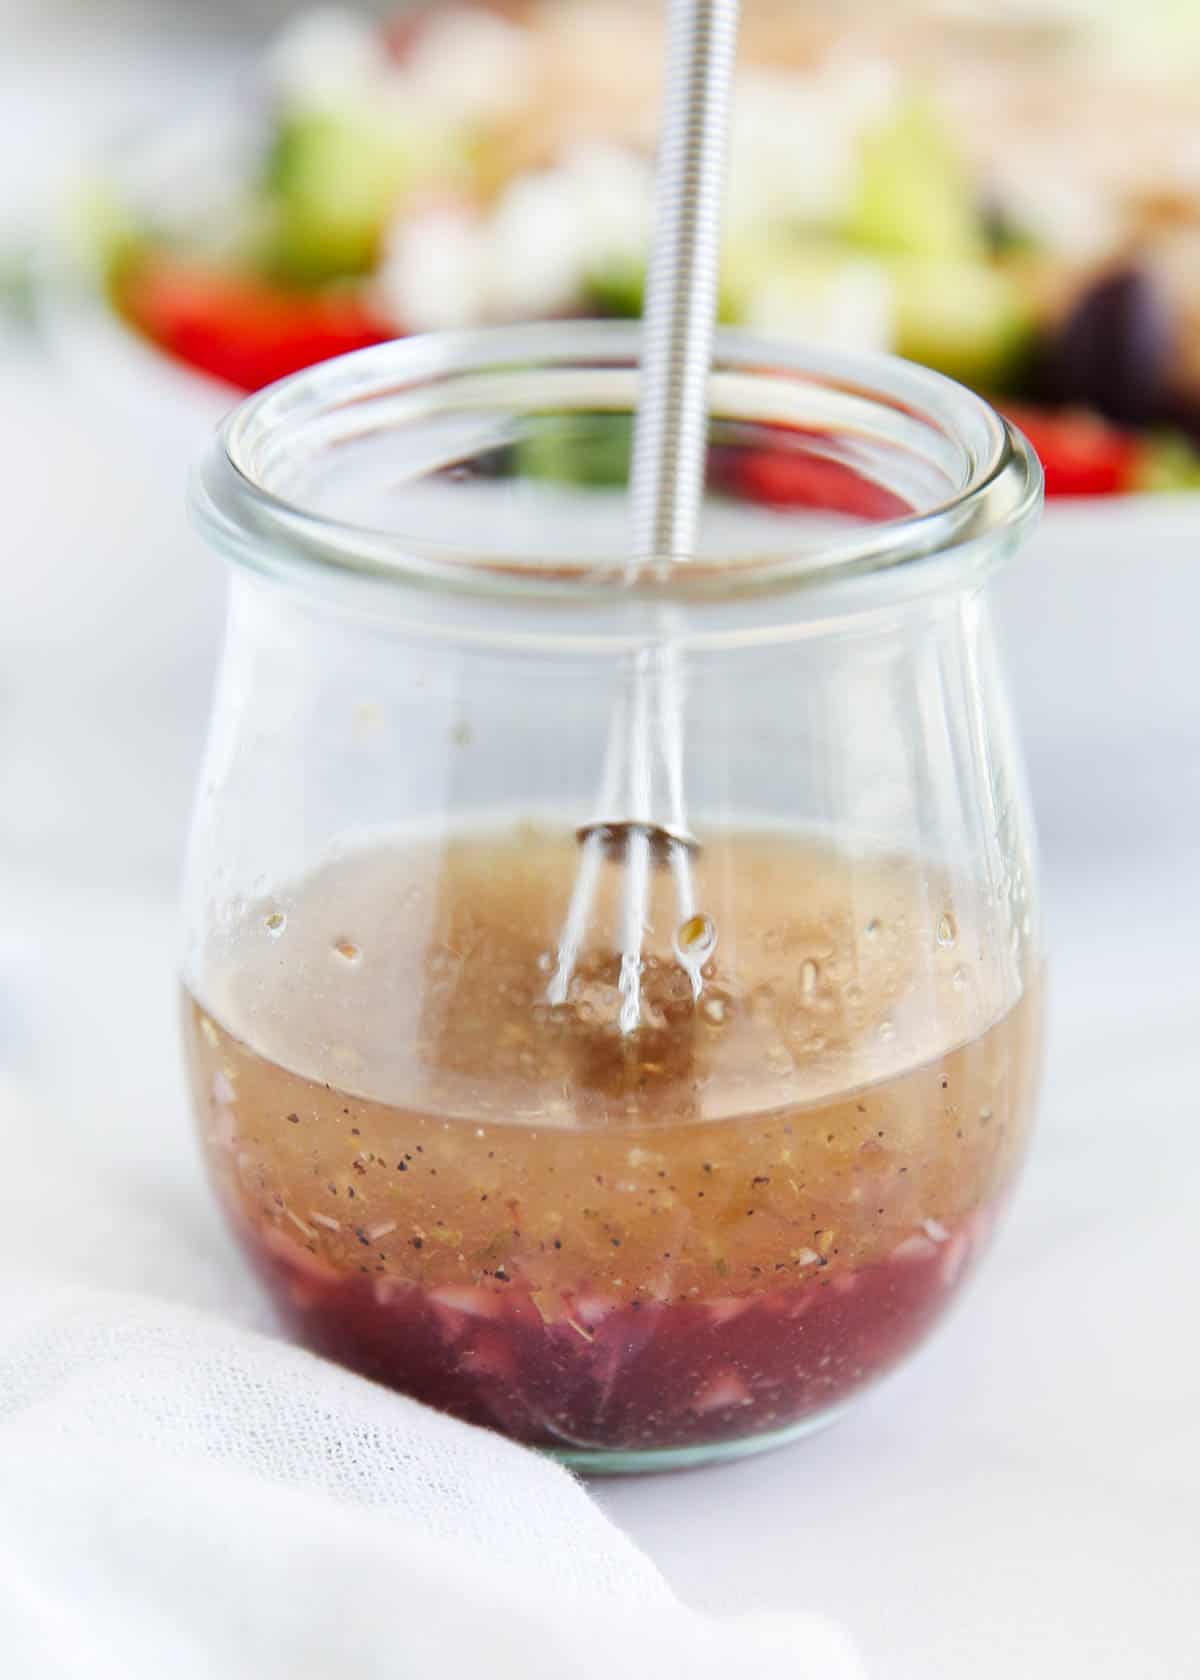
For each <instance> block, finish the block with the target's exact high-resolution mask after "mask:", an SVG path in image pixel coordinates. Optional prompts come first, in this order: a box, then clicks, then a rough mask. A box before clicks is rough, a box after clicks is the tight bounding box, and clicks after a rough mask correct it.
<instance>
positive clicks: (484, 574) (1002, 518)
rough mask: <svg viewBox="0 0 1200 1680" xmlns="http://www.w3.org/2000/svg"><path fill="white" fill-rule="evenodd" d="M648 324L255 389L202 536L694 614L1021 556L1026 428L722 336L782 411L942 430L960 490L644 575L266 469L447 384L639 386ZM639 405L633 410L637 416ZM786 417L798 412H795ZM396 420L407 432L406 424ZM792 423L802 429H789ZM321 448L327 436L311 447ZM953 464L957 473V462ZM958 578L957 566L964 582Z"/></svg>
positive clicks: (425, 348) (266, 550)
mask: <svg viewBox="0 0 1200 1680" xmlns="http://www.w3.org/2000/svg"><path fill="white" fill-rule="evenodd" d="M639 342H640V328H639V326H638V324H637V323H636V322H629V321H594V322H593V321H587V322H581V321H557V322H543V323H537V324H533V325H529V326H520V327H487V328H480V329H474V330H469V331H463V332H454V333H443V334H428V335H422V336H414V337H410V338H403V339H397V340H394V341H392V342H390V343H387V344H382V345H376V346H373V347H371V348H369V349H366V350H359V351H355V352H353V353H352V354H350V355H346V356H340V357H337V358H334V359H333V360H331V361H327V362H323V363H320V364H318V365H316V366H314V367H312V368H309V369H306V370H305V371H303V372H301V373H297V374H293V375H291V376H289V377H288V378H286V379H283V380H280V381H278V382H277V383H276V384H274V385H270V386H267V387H266V388H265V389H264V390H262V391H259V392H257V393H255V394H254V395H252V396H250V397H248V398H246V399H245V400H244V401H243V402H242V403H240V404H239V405H238V406H237V407H236V408H235V409H234V410H233V411H232V413H231V414H230V415H229V416H228V417H227V418H226V420H225V421H224V422H223V423H222V425H221V426H220V427H219V429H218V432H217V435H216V438H215V439H214V441H213V443H212V444H211V445H210V447H209V450H208V452H207V454H206V456H205V458H204V459H203V461H202V462H201V464H200V466H199V468H198V470H197V472H196V474H195V476H194V479H193V484H192V492H191V506H192V511H193V515H194V517H195V518H196V520H197V522H198V524H199V526H200V528H201V530H202V531H203V532H204V533H205V534H206V535H207V536H208V537H209V538H210V539H211V540H212V541H213V542H214V543H215V545H216V546H217V547H218V548H219V549H220V550H221V551H222V552H223V553H224V554H225V555H227V556H228V557H229V558H230V559H232V560H233V561H235V562H237V563H239V564H242V565H245V566H248V567H249V568H250V569H252V570H254V571H256V572H259V573H266V574H268V575H271V576H274V577H276V578H278V579H280V580H281V581H287V580H288V579H289V578H291V579H293V580H298V579H299V578H300V577H302V576H303V575H305V574H307V575H309V576H310V577H311V576H312V574H313V572H314V570H315V571H316V572H317V573H319V574H325V579H326V581H327V582H333V581H334V579H335V578H337V577H338V576H341V577H344V578H346V579H347V580H348V581H349V580H351V579H353V578H355V577H357V578H359V579H366V580H371V581H373V582H374V583H377V584H378V583H380V582H384V583H387V584H391V585H395V586H397V587H407V588H412V587H414V586H415V587H417V588H420V589H422V590H425V591H428V590H447V591H450V592H453V593H456V594H462V593H464V592H465V593H467V594H469V595H473V596H477V597H488V596H490V597H493V598H494V597H508V598H510V599H512V598H514V597H516V598H519V599H524V600H526V601H530V600H532V601H534V602H537V601H555V602H558V603H560V604H562V603H563V602H564V601H570V600H580V601H582V600H588V601H591V602H593V603H594V602H596V601H598V600H599V601H604V600H609V601H613V600H616V599H618V598H619V599H621V600H625V601H629V600H644V601H656V600H657V601H664V602H676V603H678V604H680V605H684V604H686V603H687V602H689V601H695V602H697V603H700V602H704V601H708V602H712V601H719V600H721V599H727V598H733V597H743V596H745V595H747V594H762V593H763V592H767V593H771V594H774V593H777V592H781V591H792V590H795V589H801V588H803V589H813V588H816V589H818V590H827V589H829V588H830V587H831V586H833V585H836V584H841V583H844V582H846V581H847V580H850V579H862V578H864V577H868V578H875V579H876V580H878V576H879V574H881V573H895V572H899V571H901V570H902V571H903V572H905V573H906V574H907V573H908V572H910V571H911V569H912V567H913V566H914V565H916V564H918V563H920V562H922V561H929V560H933V559H939V558H940V559H942V560H946V559H950V558H953V559H955V560H957V559H958V558H959V557H960V556H961V557H962V558H963V559H964V560H965V559H966V558H967V557H973V558H975V559H978V558H979V557H980V556H981V555H985V554H986V555H987V556H989V557H991V556H994V555H995V554H996V553H998V552H1001V553H1002V552H1007V551H1008V550H1009V549H1011V548H1012V547H1013V546H1015V544H1016V543H1017V542H1018V541H1019V539H1020V537H1021V536H1022V534H1023V533H1024V531H1025V530H1026V528H1027V527H1028V526H1029V524H1030V523H1031V522H1032V521H1033V520H1034V519H1035V518H1036V516H1037V514H1038V512H1039V510H1040V507H1041V502H1042V472H1041V466H1040V464H1039V462H1038V459H1037V456H1036V454H1035V453H1034V451H1033V449H1032V448H1031V447H1030V445H1029V443H1028V442H1027V441H1026V439H1025V438H1024V437H1023V436H1022V435H1021V433H1020V432H1019V431H1018V430H1017V429H1016V428H1015V427H1014V426H1012V425H1011V424H1010V423H1009V422H1008V421H1006V420H1004V419H1003V418H1002V417H1001V416H1000V415H999V414H997V413H996V411H995V410H994V409H993V408H992V407H991V406H990V405H989V404H988V403H987V402H986V401H985V400H984V399H983V398H982V397H980V396H978V395H977V394H976V393H975V392H973V391H971V390H969V389H968V388H967V387H965V386H963V385H959V384H957V383H956V382H955V381H954V380H952V379H949V378H947V377H946V376H944V375H942V374H938V373H935V372H933V371H932V370H930V369H927V368H923V367H920V366H918V365H916V364H914V363H910V362H906V361H903V360H901V359H900V358H898V357H894V356H884V355H878V354H862V353H853V352H842V351H834V350H825V349H818V348H814V347H810V346H806V345H804V344H802V343H798V342H795V341H791V340H783V339H777V338H771V337H766V336H759V335H756V334H752V333H747V332H743V331H741V330H734V329H727V328H722V329H720V330H719V331H718V333H717V336H716V346H715V354H714V390H716V389H717V388H718V386H719V385H720V382H721V381H722V380H725V381H726V382H728V383H730V386H731V388H732V383H734V382H736V383H738V386H739V389H741V388H742V387H745V386H746V385H747V382H751V383H753V384H754V386H755V389H756V390H757V391H758V392H759V393H761V394H765V393H768V392H771V393H773V395H774V397H775V399H776V405H777V406H778V403H779V402H780V401H784V399H785V397H786V393H787V392H788V391H789V390H790V391H791V392H793V393H795V392H797V391H799V390H800V389H802V388H805V387H807V388H809V389H810V391H812V390H819V391H821V392H822V393H823V394H825V396H826V397H828V398H830V399H831V400H833V402H834V407H835V408H837V409H838V410H839V412H843V413H844V414H845V415H846V416H853V415H855V414H857V416H858V418H859V421H860V422H862V421H864V420H865V416H866V414H867V412H868V411H869V410H872V409H873V410H874V411H876V413H877V414H878V415H879V416H880V417H887V418H888V419H889V423H892V422H894V423H895V424H896V425H905V424H916V425H921V426H924V427H925V428H927V429H928V430H929V432H930V435H931V437H932V436H937V437H939V438H940V440H941V445H943V446H944V447H945V450H946V451H947V463H948V469H949V468H950V467H952V472H951V478H952V482H951V485H950V488H949V493H948V494H947V495H946V496H945V497H944V498H942V499H940V500H937V501H935V502H933V503H932V505H930V506H928V507H924V508H920V509H915V510H914V511H912V512H911V513H904V514H901V515H899V516H898V517H895V518H891V519H886V520H881V521H879V522H877V523H871V524H862V525H856V526H854V527H852V528H850V529H848V530H845V531H839V532H838V533H837V534H836V535H835V536H833V537H828V538H823V539H822V540H821V542H820V543H819V545H817V546H815V547H814V546H811V545H809V546H805V545H803V544H800V543H799V542H797V543H796V544H795V545H789V546H787V547H785V548H783V549H782V550H777V551H772V552H755V553H753V554H746V553H745V552H740V553H738V554H736V555H735V554H728V553H725V554H719V555H716V556H712V555H706V556H705V557H704V558H703V559H695V558H693V557H686V558H687V563H686V564H667V563H665V562H669V561H671V560H672V558H673V557H671V556H658V557H655V558H653V559H650V560H646V561H644V562H638V563H631V561H630V557H629V556H628V555H627V554H621V555H618V554H614V555H612V556H611V558H610V559H609V560H606V561H604V562H598V561H597V559H596V558H595V557H594V556H592V557H590V558H588V559H586V560H583V559H580V558H578V557H571V556H565V555H564V556H563V557H562V558H561V560H555V561H554V562H552V563H550V564H547V561H546V559H545V557H541V558H539V559H538V560H537V561H536V562H534V561H531V560H530V558H529V557H528V556H527V555H526V556H522V555H520V554H515V553H494V554H484V555H481V554H480V553H479V552H478V551H475V550H470V549H463V548H460V547H455V546H452V545H444V544H440V543H437V542H434V541H431V540H429V539H428V538H426V537H421V538H419V539H418V538H412V537H407V536H405V535H404V533H403V532H402V531H397V530H389V529H379V528H375V527H372V526H370V525H368V524H359V523H356V522H354V521H352V520H346V519H343V518H340V517H337V516H334V515H331V514H329V513H326V512H324V511H321V510H319V509H317V508H314V507H306V506H305V505H303V503H302V502H301V501H299V500H298V499H293V498H292V497H291V496H289V495H286V494H282V493H280V492H279V491H278V490H277V489H274V488H272V486H271V484H270V483H269V482H268V477H267V473H266V471H265V470H264V467H263V464H262V463H263V450H264V447H265V445H266V444H267V443H268V442H269V441H271V440H275V443H276V445H277V446H278V444H279V442H280V440H281V439H284V440H286V438H287V437H288V436H289V435H291V436H293V438H294V441H295V444H296V446H297V447H299V446H300V445H301V443H302V442H303V439H304V436H305V434H306V432H311V433H312V434H313V437H314V438H315V441H316V442H317V443H318V444H319V443H321V442H324V443H326V444H328V443H329V442H331V441H336V426H337V424H338V423H339V420H340V423H341V424H344V425H349V426H351V427H354V426H358V427H359V428H360V429H364V428H367V429H373V430H374V429H378V428H372V427H371V426H370V422H371V419H372V405H374V404H380V403H385V402H388V401H393V404H394V399H396V398H397V396H398V395H400V394H402V393H406V392H407V393H411V392H414V391H421V390H425V391H429V390H431V389H434V388H436V386H437V384H438V383H439V382H447V381H452V380H455V379H467V378H469V377H470V376H472V375H474V374H486V373H488V372H495V371H497V370H510V371H511V372H512V373H513V374H514V375H516V374H518V373H519V372H520V370H521V369H523V368H526V369H528V368H529V367H530V364H534V368H533V369H531V370H530V373H529V377H532V378H534V379H535V380H536V379H537V378H538V377H539V375H540V376H542V377H546V376H548V375H549V373H550V371H551V370H555V369H558V370H569V369H572V368H574V369H576V370H583V369H588V368H593V367H595V368H598V369H611V368H614V367H624V368H625V370H626V373H627V375H628V377H630V378H632V379H634V380H636V368H637V359H638V349H639ZM629 406H630V405H629V404H622V405H621V407H622V408H623V409H624V410H625V411H626V412H627V411H628V408H629ZM784 407H786V401H784ZM393 423H394V424H397V425H402V424H403V418H402V417H401V419H400V420H399V421H398V422H397V421H394V422H393ZM783 423H784V424H786V421H784V422H783ZM310 447H311V442H310ZM951 455H953V461H952V462H951V461H950V456H951ZM957 570H958V568H957V566H956V568H955V571H956V573H957Z"/></svg>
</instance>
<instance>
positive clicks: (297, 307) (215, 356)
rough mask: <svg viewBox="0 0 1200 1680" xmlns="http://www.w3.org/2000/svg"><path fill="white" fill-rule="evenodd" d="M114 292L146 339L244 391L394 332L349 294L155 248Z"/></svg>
mask: <svg viewBox="0 0 1200 1680" xmlns="http://www.w3.org/2000/svg"><path fill="white" fill-rule="evenodd" d="M116 292H117V303H118V306H119V307H120V309H121V310H122V312H123V313H124V314H125V315H126V317H127V318H128V319H129V320H130V321H131V322H132V323H133V325H134V326H136V327H137V328H138V329H139V330H140V331H141V332H143V333H145V335H146V337H147V338H149V339H151V340H153V342H154V343H155V344H157V345H159V346H161V348H162V349H164V350H166V351H169V352H170V354H171V355H173V356H175V357H177V358H178V359H179V360H180V361H181V362H186V363H187V365H188V366H189V367H192V368H196V369H198V370H199V371H200V372H201V373H207V374H210V375H211V376H212V377H213V378H214V379H221V380H224V381H225V383H226V384H228V385H236V386H237V387H238V389H239V390H242V391H257V390H259V389H261V387H262V386H264V385H270V384H272V383H273V381H274V380H276V379H282V378H283V377H284V375H285V374H289V373H296V372H298V371H299V370H300V369H301V368H306V367H311V366H312V365H313V363H314V362H323V361H326V360H327V359H328V358H329V357H330V356H340V355H343V354H345V353H346V352H347V351H349V350H362V349H364V348H365V347H366V346H367V345H370V344H380V343H383V342H385V341H387V340H388V339H391V338H395V337H396V333H395V331H394V330H393V329H392V328H391V327H389V326H388V325H387V324H386V323H385V322H383V321H382V320H380V319H379V318H378V317H377V316H375V315H374V314H373V313H372V312H371V310H370V309H369V308H368V307H367V305H366V304H365V303H364V302H363V301H362V299H361V298H360V297H356V296H355V295H354V294H353V293H350V292H340V291H335V292H293V291H287V290H285V289H284V288H282V287H279V286H274V285H271V284H270V283H269V282H267V281H264V280H259V279H256V278H254V277H253V276H247V275H239V274H233V273H229V272H227V271H223V270H221V269H218V268H213V267H210V266H207V265H204V264H200V263H195V262H191V261H185V260H183V259H180V258H176V257H171V256H166V255H163V254H161V253H158V252H155V253H152V254H150V255H148V256H144V257H142V258H140V259H139V260H138V261H136V262H135V263H134V264H133V265H132V266H131V267H130V268H129V269H128V270H127V271H126V272H125V274H124V275H122V277H121V279H120V280H119V282H118V284H117V288H116Z"/></svg>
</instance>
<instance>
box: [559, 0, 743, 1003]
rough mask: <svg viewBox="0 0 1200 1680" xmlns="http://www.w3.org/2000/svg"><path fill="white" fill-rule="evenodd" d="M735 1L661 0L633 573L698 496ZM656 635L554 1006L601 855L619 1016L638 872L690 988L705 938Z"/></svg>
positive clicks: (570, 916)
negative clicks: (612, 901) (663, 877)
mask: <svg viewBox="0 0 1200 1680" xmlns="http://www.w3.org/2000/svg"><path fill="white" fill-rule="evenodd" d="M737 23H738V0H670V22H669V29H668V40H667V78H666V91H665V98H664V105H663V124H662V136H661V139H660V143H659V161H658V181H657V189H656V202H655V232H654V243H653V250H652V253H651V259H650V269H649V275H648V279H647V286H646V307H645V319H644V325H643V338H642V358H641V381H640V387H639V393H638V409H637V418H636V423H635V426H634V442H633V468H632V477H631V483H630V489H631V501H632V515H633V520H632V527H633V528H632V540H631V544H630V570H631V571H632V570H634V569H636V568H637V567H639V566H641V565H643V564H644V563H645V562H646V561H648V560H649V561H658V562H659V563H661V564H662V565H663V566H664V567H670V566H674V565H681V564H686V563H687V560H688V557H689V556H690V555H692V554H693V553H694V551H695V546H696V537H697V531H698V527H699V521H700V507H701V503H702V502H703V499H704V469H705V455H706V443H707V433H708V381H709V374H710V371H711V367H712V344H713V329H714V323H715V320H716V312H717V273H718V259H719V254H720V221H721V199H722V194H723V188H724V174H725V151H726V135H727V132H728V127H729V121H728V116H729V98H730V87H731V83H732V80H733V66H734V58H735V54H736V47H737ZM662 629H663V635H662V638H661V639H660V640H658V641H656V642H654V643H652V644H650V645H648V646H646V647H644V648H641V649H640V650H639V651H638V652H637V653H636V654H635V655H634V656H633V659H632V662H631V666H630V669H629V671H628V672H627V676H626V682H625V685H624V689H623V692H622V695H621V697H620V699H619V701H618V704H617V705H616V707H615V708H614V712H613V717H612V722H611V724H610V727H609V737H608V748H607V753H606V758H605V769H604V775H603V778H602V785H601V790H600V799H599V803H598V805H597V815H596V817H595V818H594V819H593V820H592V821H591V822H590V823H588V824H587V825H586V827H584V828H583V829H582V830H581V831H580V841H581V844H582V851H581V856H580V863H579V871H578V874H577V875H576V879H575V886H574V890H573V892H572V894H571V902H570V906H569V908H568V911H567V919H566V922H565V924H564V927H563V931H562V936H561V938H560V940H559V945H558V953H557V962H556V966H555V971H554V974H553V976H552V978H551V981H550V986H549V989H548V992H547V998H548V1001H549V1002H550V1003H552V1004H561V1003H565V1002H566V1000H567V995H568V992H569V989H570V985H571V978H572V976H573V974H574V972H575V966H576V963H577V962H578V959H579V952H580V949H581V947H582V944H583V940H584V938H585V936H586V934H587V930H588V927H589V925H590V923H591V919H592V911H593V906H594V902H595V897H596V890H597V885H598V882H599V878H600V870H601V866H602V864H603V862H604V859H605V857H606V856H612V857H615V858H618V859H620V860H621V861H622V863H623V879H622V887H621V912H620V929H619V940H620V954H621V967H620V976H619V980H618V985H619V988H620V994H621V1006H620V1011H619V1016H618V1020H619V1024H620V1029H621V1031H622V1032H623V1033H630V1032H633V1031H634V1029H635V1028H636V1027H637V1025H638V1023H639V1021H640V1019H641V1012H642V945H643V940H644V938H645V932H646V920H647V912H648V908H649V900H650V879H651V870H652V869H653V868H654V867H655V866H656V865H657V866H660V867H662V866H666V867H669V868H670V870H671V872H672V875H673V877H674V881H675V893H676V908H677V911H678V932H677V934H676V939H675V953H676V956H677V957H678V960H679V962H680V963H681V965H682V966H683V968H684V969H685V971H686V972H687V974H688V977H689V979H690V981H691V985H692V993H693V996H694V997H696V998H698V997H699V996H700V992H701V989H702V986H703V979H702V975H701V968H702V965H703V963H704V962H705V961H706V960H707V958H708V956H709V955H710V954H711V951H712V946H713V939H712V933H711V924H709V923H708V921H707V918H705V917H700V916H697V913H696V903H695V893H694V890H693V883H692V857H693V854H694V852H695V851H696V849H697V848H696V841H695V840H694V838H693V837H692V835H691V834H690V833H689V832H688V828H687V820H686V815H685V808H684V795H683V694H682V679H681V676H680V670H679V657H678V650H677V648H676V647H675V646H674V645H673V643H672V641H671V639H670V630H671V626H670V621H669V618H667V617H666V616H665V615H664V620H663V626H662Z"/></svg>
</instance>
